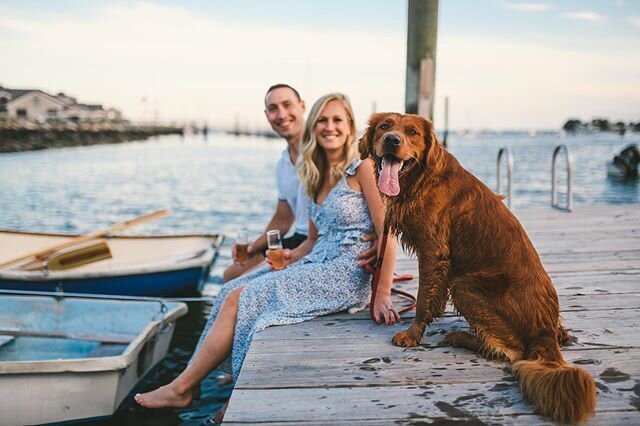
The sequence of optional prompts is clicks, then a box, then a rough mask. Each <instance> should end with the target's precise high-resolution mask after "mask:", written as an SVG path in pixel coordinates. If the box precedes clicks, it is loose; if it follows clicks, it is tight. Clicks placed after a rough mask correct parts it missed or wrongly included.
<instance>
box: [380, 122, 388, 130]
mask: <svg viewBox="0 0 640 426" xmlns="http://www.w3.org/2000/svg"><path fill="white" fill-rule="evenodd" d="M380 128H381V129H382V130H387V129H388V128H389V125H388V124H387V123H382V126H380Z"/></svg>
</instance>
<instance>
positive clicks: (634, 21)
mask: <svg viewBox="0 0 640 426" xmlns="http://www.w3.org/2000/svg"><path fill="white" fill-rule="evenodd" d="M629 23H630V24H631V25H633V26H634V27H636V28H640V16H630V17H629Z"/></svg>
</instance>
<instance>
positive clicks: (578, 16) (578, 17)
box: [562, 10, 606, 22]
mask: <svg viewBox="0 0 640 426" xmlns="http://www.w3.org/2000/svg"><path fill="white" fill-rule="evenodd" d="M562 16H563V17H565V18H566V19H573V20H575V21H587V22H602V21H604V20H605V19H606V17H605V16H604V15H600V14H599V13H596V12H591V11H588V10H583V11H576V12H567V13H564V14H563V15H562Z"/></svg>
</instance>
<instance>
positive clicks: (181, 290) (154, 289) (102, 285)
mask: <svg viewBox="0 0 640 426" xmlns="http://www.w3.org/2000/svg"><path fill="white" fill-rule="evenodd" d="M208 276H209V265H206V266H203V267H196V268H189V269H182V270H175V271H163V272H156V273H148V274H136V275H123V276H108V277H96V278H75V279H74V278H68V279H46V280H41V281H34V280H29V279H22V280H20V279H0V289H5V290H24V291H43V292H54V291H64V292H66V293H85V294H106V295H128V296H183V295H192V294H198V293H200V291H201V290H202V287H203V286H204V283H205V282H206V280H207V277H208Z"/></svg>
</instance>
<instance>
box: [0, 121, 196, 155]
mask: <svg viewBox="0 0 640 426" xmlns="http://www.w3.org/2000/svg"><path fill="white" fill-rule="evenodd" d="M182 133H183V129H182V128H181V127H174V126H155V125H145V126H138V125H130V124H90V125H89V124H81V125H74V126H70V125H60V126H49V125H47V126H38V125H30V126H19V125H15V124H12V125H3V124H1V123H0V153H9V152H24V151H38V150H43V149H49V148H62V147H73V146H88V145H98V144H113V143H121V142H131V141H140V140H145V139H148V138H150V137H152V136H159V135H169V134H182Z"/></svg>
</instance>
